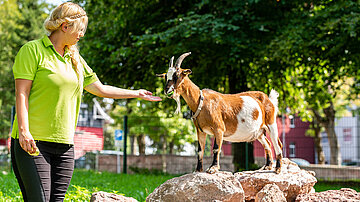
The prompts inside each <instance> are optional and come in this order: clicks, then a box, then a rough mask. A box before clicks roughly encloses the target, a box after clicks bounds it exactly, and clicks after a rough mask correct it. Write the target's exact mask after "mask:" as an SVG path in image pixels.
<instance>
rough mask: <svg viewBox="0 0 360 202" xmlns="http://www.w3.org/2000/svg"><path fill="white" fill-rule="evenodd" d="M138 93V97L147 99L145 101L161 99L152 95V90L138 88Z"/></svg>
mask: <svg viewBox="0 0 360 202" xmlns="http://www.w3.org/2000/svg"><path fill="white" fill-rule="evenodd" d="M137 91H138V93H139V98H141V99H144V100H147V101H161V100H162V99H161V98H160V97H156V96H152V92H150V91H147V90H144V89H140V90H137Z"/></svg>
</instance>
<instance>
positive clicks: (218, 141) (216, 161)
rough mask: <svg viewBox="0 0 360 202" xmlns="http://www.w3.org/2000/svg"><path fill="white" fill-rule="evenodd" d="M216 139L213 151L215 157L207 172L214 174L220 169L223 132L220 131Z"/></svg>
mask: <svg viewBox="0 0 360 202" xmlns="http://www.w3.org/2000/svg"><path fill="white" fill-rule="evenodd" d="M214 137H215V140H214V147H213V153H214V159H213V162H212V164H211V166H210V167H209V168H208V169H207V170H206V172H207V173H210V174H213V173H216V172H217V171H219V170H220V163H219V162H220V161H219V160H220V152H221V146H222V141H223V133H218V135H215V136H214Z"/></svg>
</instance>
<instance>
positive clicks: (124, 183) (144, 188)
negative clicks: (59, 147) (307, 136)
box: [0, 169, 360, 202]
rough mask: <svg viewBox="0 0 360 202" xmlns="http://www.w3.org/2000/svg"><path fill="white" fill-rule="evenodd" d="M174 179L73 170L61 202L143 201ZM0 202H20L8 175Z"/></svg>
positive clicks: (355, 185)
mask: <svg viewBox="0 0 360 202" xmlns="http://www.w3.org/2000/svg"><path fill="white" fill-rule="evenodd" d="M174 177H176V176H175V175H152V174H134V175H130V174H116V173H109V172H95V171H87V170H79V169H75V172H74V175H73V178H72V180H71V184H70V187H69V190H68V192H67V194H66V198H65V201H90V197H91V194H92V193H94V192H97V191H104V192H109V193H116V194H121V195H125V196H127V197H133V198H135V199H136V200H138V201H145V199H146V197H147V196H148V195H149V194H150V193H151V192H153V191H154V189H155V188H156V187H158V186H159V185H161V184H162V183H164V182H165V181H166V180H168V179H171V178H174ZM0 182H1V183H0V202H5V201H6V202H8V201H11V202H13V201H15V202H17V201H19V202H20V201H22V197H21V193H20V188H19V186H18V184H17V181H16V179H15V176H14V174H13V173H12V172H6V171H1V173H0ZM314 188H315V190H316V192H321V191H326V190H339V189H341V188H351V189H354V190H356V191H358V192H360V180H358V181H332V182H329V181H319V182H318V183H316V184H315V187H314Z"/></svg>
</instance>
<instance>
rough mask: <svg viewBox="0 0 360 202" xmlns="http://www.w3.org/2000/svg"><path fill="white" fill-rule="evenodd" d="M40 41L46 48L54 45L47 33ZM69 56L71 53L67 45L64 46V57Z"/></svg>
mask: <svg viewBox="0 0 360 202" xmlns="http://www.w3.org/2000/svg"><path fill="white" fill-rule="evenodd" d="M42 42H43V44H44V46H45V47H46V48H47V47H54V45H53V44H52V43H51V41H50V39H49V37H48V36H47V35H45V36H44V37H43V38H42ZM70 56H71V53H70V51H69V49H68V48H67V47H65V53H64V57H70Z"/></svg>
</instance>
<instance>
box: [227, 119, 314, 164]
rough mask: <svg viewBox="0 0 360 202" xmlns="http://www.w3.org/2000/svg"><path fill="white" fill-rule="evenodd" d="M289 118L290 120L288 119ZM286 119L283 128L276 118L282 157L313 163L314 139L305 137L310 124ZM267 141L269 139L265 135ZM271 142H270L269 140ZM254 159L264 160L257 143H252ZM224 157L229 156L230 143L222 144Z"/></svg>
mask: <svg viewBox="0 0 360 202" xmlns="http://www.w3.org/2000/svg"><path fill="white" fill-rule="evenodd" d="M290 118H291V119H290ZM290 118H289V117H286V119H285V124H284V127H283V124H282V118H281V117H278V118H277V126H278V131H279V138H280V140H281V142H282V143H283V146H284V147H283V152H284V157H286V158H301V159H305V160H307V161H309V162H310V163H315V147H314V139H313V138H312V137H308V136H306V135H305V134H306V131H307V129H309V125H310V123H308V122H303V121H301V119H300V118H299V117H295V118H292V117H291V116H290ZM283 131H284V132H285V138H284V137H283ZM267 137H268V139H269V140H270V137H269V136H268V135H267ZM270 141H271V140H270ZM253 146H254V157H255V159H257V158H259V159H260V158H264V156H265V153H264V148H263V146H262V145H261V144H260V142H259V141H257V140H256V141H254V142H253ZM272 150H273V157H274V158H275V152H274V149H273V148H272ZM223 153H224V155H231V143H229V142H224V144H223Z"/></svg>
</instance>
